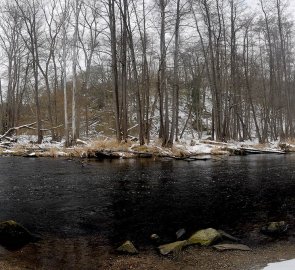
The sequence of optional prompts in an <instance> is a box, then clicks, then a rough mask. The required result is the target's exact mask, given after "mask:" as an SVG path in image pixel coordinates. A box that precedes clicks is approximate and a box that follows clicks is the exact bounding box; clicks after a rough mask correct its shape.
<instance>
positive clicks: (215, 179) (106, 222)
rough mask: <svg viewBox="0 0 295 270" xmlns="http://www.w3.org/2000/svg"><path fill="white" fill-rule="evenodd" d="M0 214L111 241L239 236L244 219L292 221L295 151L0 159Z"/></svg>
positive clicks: (247, 223)
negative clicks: (212, 231)
mask: <svg viewBox="0 0 295 270" xmlns="http://www.w3.org/2000/svg"><path fill="white" fill-rule="evenodd" d="M0 168H1V170H0V220H8V219H13V220H16V221H17V222H19V223H21V224H23V225H24V226H25V227H27V228H28V229H29V230H31V231H32V232H34V233H38V234H41V235H42V234H45V235H54V236H57V237H63V238H67V237H76V236H89V237H91V235H100V236H101V237H102V238H104V239H107V241H110V243H112V244H114V245H116V244H117V243H119V242H120V241H123V240H125V239H130V240H133V241H136V242H137V243H139V244H143V245H145V244H148V242H149V236H150V235H151V234H152V233H157V234H159V235H160V236H162V237H163V238H164V239H167V241H168V240H170V239H173V238H175V232H176V231H177V230H179V229H180V228H185V230H186V231H187V233H188V234H189V233H191V232H193V231H195V230H197V229H200V228H207V227H214V228H218V229H223V230H225V231H228V232H230V233H234V234H235V235H237V236H239V237H242V238H243V237H244V236H245V235H247V233H248V231H249V230H251V228H252V227H251V226H256V225H257V224H258V225H260V224H263V223H265V222H268V221H273V220H285V221H287V222H289V223H292V222H294V214H295V196H294V194H295V179H294V177H295V174H294V172H295V155H249V156H243V157H238V156H235V157H225V158H223V157H221V158H218V159H212V160H208V161H195V162H185V161H175V160H157V161H154V160H151V159H137V160H104V161H88V162H86V161H84V162H83V163H81V162H80V161H78V160H66V159H47V158H16V157H2V158H0Z"/></svg>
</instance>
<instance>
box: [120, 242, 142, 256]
mask: <svg viewBox="0 0 295 270" xmlns="http://www.w3.org/2000/svg"><path fill="white" fill-rule="evenodd" d="M117 251H119V252H121V253H125V254H132V255H134V254H138V250H137V249H136V248H135V246H134V245H133V244H132V242H131V241H129V240H128V241H126V242H125V243H124V244H123V245H121V246H119V247H118V248H117Z"/></svg>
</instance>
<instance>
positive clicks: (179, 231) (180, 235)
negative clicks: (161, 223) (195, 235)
mask: <svg viewBox="0 0 295 270" xmlns="http://www.w3.org/2000/svg"><path fill="white" fill-rule="evenodd" d="M185 233H186V231H185V229H184V228H182V229H179V230H178V231H177V232H176V233H175V234H176V239H179V238H181V237H183V236H184V235H185Z"/></svg>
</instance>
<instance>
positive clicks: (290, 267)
mask: <svg viewBox="0 0 295 270" xmlns="http://www.w3.org/2000/svg"><path fill="white" fill-rule="evenodd" d="M294 269H295V259H293V260H288V261H283V262H276V263H269V264H268V265H267V266H266V267H265V268H263V270H294Z"/></svg>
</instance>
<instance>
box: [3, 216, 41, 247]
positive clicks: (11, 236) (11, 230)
mask: <svg viewBox="0 0 295 270" xmlns="http://www.w3.org/2000/svg"><path fill="white" fill-rule="evenodd" d="M37 240H38V237H36V236H34V235H33V234H31V233H30V232H29V231H28V230H27V229H26V228H24V227H23V226H22V225H20V224H18V223H17V222H15V221H13V220H8V221H4V222H1V223H0V244H1V245H2V246H4V247H6V248H7V249H18V248H21V247H23V246H24V245H26V244H28V243H30V242H35V241H37Z"/></svg>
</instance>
